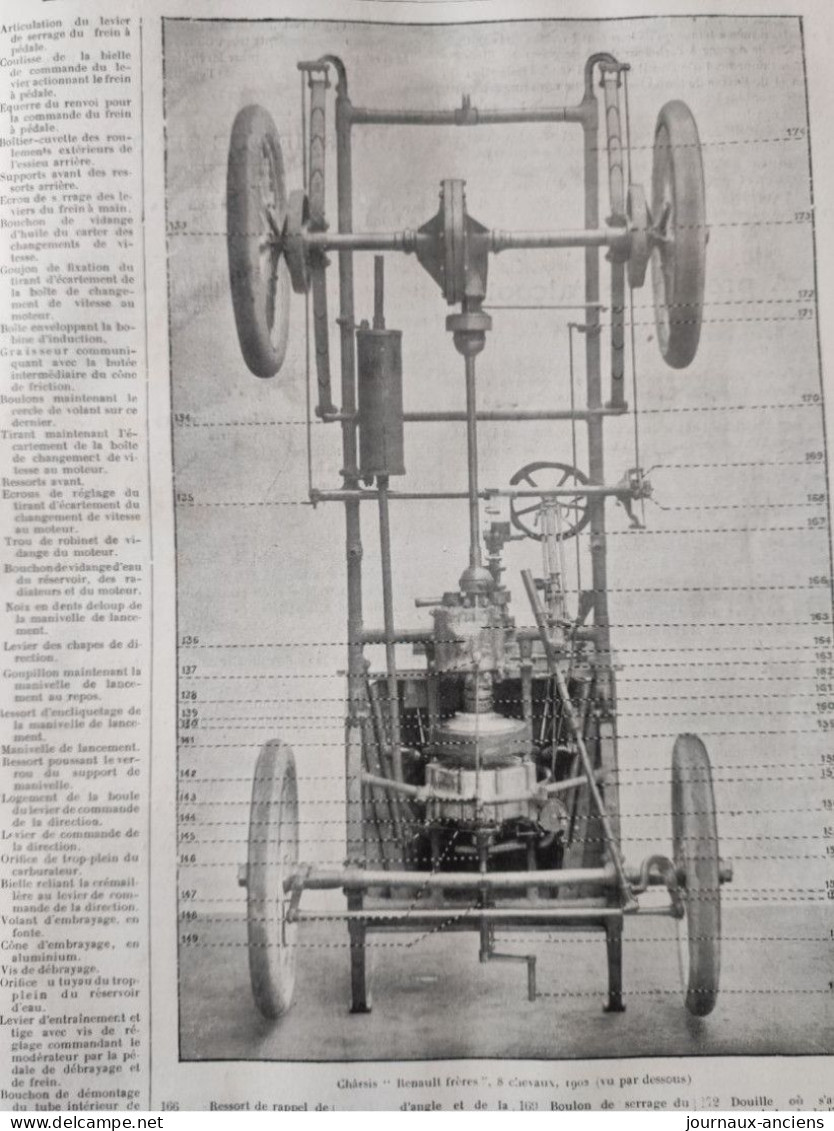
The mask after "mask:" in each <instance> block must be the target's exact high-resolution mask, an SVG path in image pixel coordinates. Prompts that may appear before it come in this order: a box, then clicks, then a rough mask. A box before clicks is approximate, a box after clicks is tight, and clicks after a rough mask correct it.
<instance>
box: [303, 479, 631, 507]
mask: <svg viewBox="0 0 834 1131" xmlns="http://www.w3.org/2000/svg"><path fill="white" fill-rule="evenodd" d="M376 497H377V492H376V491H374V490H370V489H368V490H366V489H363V488H361V487H354V488H350V489H349V490H335V491H319V490H315V491H313V492H312V496H311V498H312V501H313V502H314V503H334V502H345V501H346V500H347V499H375V498H376ZM541 497H546V498H553V499H558V498H571V499H573V498H577V497H579V498H587V499H600V498H608V497H610V498H628V497H629V491H628V489H627V488H626V489H624V488H622V487H619V486H617V487H598V486H594V485H593V484H592V485H591V486H585V487H570V488H568V487H554V488H552V489H545V488H540V489H530V488H527V487H524V488H519V489H518V490H515V489H511V488H500V489H498V488H495V489H493V488H486V489H485V490H483V491H479V492H478V498H480V499H496V498H497V499H538V498H541ZM388 498H389V499H401V500H402V499H409V500H414V499H468V498H469V492H468V491H389V492H388Z"/></svg>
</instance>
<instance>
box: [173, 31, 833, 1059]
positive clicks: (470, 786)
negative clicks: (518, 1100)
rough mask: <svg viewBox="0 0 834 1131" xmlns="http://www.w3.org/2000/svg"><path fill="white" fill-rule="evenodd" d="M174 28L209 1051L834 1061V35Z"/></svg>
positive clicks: (178, 442) (200, 1006)
mask: <svg viewBox="0 0 834 1131" xmlns="http://www.w3.org/2000/svg"><path fill="white" fill-rule="evenodd" d="M162 35H163V58H162V66H163V74H164V115H165V190H166V198H165V220H166V230H167V257H168V258H167V273H168V307H169V337H170V398H171V445H172V459H173V485H172V492H173V505H174V511H175V526H176V634H177V668H176V670H177V685H176V698H177V715H178V718H177V725H178V749H177V800H176V812H177V839H176V846H175V851H176V853H177V913H178V944H177V945H178V950H177V964H178V991H177V998H178V1000H177V1003H176V1004H177V1009H178V1018H179V1056H180V1059H181V1061H210V1062H213V1061H344V1062H351V1061H365V1062H367V1061H379V1062H386V1061H409V1060H415V1061H432V1060H438V1059H444V1060H453V1059H460V1060H468V1059H473V1058H491V1059H494V1060H508V1061H509V1060H514V1059H524V1060H528V1061H529V1060H535V1061H543V1062H546V1061H557V1060H575V1059H578V1058H582V1059H604V1058H628V1057H661V1056H662V1057H689V1056H716V1055H727V1056H739V1057H749V1056H754V1055H757V1056H774V1057H776V1056H779V1057H783V1056H789V1055H797V1054H805V1055H819V1054H831V1053H832V1052H834V995H832V994H831V992H830V988H831V983H830V978H831V940H830V927H829V924H830V918H831V914H830V908H831V903H830V899H831V897H832V891H831V885H832V881H831V880H830V879H827V877H828V876H830V858H831V852H832V850H831V848H830V845H831V844H832V841H831V839H829V838H830V837H831V836H832V830H831V827H830V826H831V825H832V822H834V801H832V800H831V796H830V794H831V790H830V786H831V780H832V776H834V755H832V753H831V743H830V734H831V730H832V728H834V644H833V643H832V636H831V632H832V625H831V584H830V574H831V562H830V550H829V530H828V520H829V512H828V501H827V500H828V495H827V493H826V449H825V431H824V416H823V395H822V392H823V390H822V383H821V372H820V355H819V340H818V321H817V306H816V286H817V282H816V270H817V267H816V260H815V244H814V226H813V218H814V196H813V193H814V181H813V176H812V166H811V164H810V153H811V148H810V147H811V142H812V137H811V130H810V125H809V119H808V113H807V101H806V100H807V90H806V70H805V42H804V33H803V26H802V23H801V21H800V20H799V19H796V18H792V17H776V16H773V17H771V16H763V17H753V16H748V17H735V16H707V15H704V16H694V17H680V18H676V17H671V16H670V17H659V16H657V17H649V18H631V19H625V18H624V19H600V20H590V19H573V20H567V19H546V20H510V21H503V22H484V23H477V22H475V23H468V24H454V23H444V24H431V23H427V22H424V23H421V24H403V23H398V24H386V23H381V22H375V23H363V22H339V21H324V20H312V19H310V20H277V19H263V20H257V21H251V22H243V21H237V20H233V19H222V20H221V19H216V20H212V19H199V18H194V19H186V18H177V19H166V20H164V21H163V22H162ZM463 1067H465V1065H464V1066H463ZM378 1071H379V1072H380V1073H382V1075H383V1076H384V1075H385V1072H386V1068H385V1066H384V1065H381V1066H380V1067H379V1069H378Z"/></svg>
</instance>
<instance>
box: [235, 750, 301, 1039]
mask: <svg viewBox="0 0 834 1131" xmlns="http://www.w3.org/2000/svg"><path fill="white" fill-rule="evenodd" d="M297 863H298V785H297V781H296V775H295V759H294V758H293V754H292V751H291V750H290V748H289V747H288V746H286V745H284V743H283V742H279V741H277V740H276V741H273V742H268V743H267V744H266V745H265V746H264V747H263V749H262V750H261V753H260V755H259V757H258V761H257V764H256V766H255V777H254V780H253V782H252V805H251V809H250V817H249V862H248V867H247V874H246V880H247V889H248V900H247V907H246V914H247V926H248V933H249V973H250V977H251V981H252V994H253V996H254V998H255V1004H256V1005H257V1007H258V1009H259V1010H260V1011H261V1013H262V1014H263V1015H264V1017H267V1018H270V1019H272V1018H277V1017H281V1016H282V1015H283V1014H284V1013H286V1012H287V1010H288V1009H289V1008H290V1006H291V1005H292V1002H293V995H294V993H295V968H296V943H297V936H298V925H297V924H296V923H288V922H287V917H286V916H287V909H288V906H289V903H290V894H289V892H286V891H285V890H284V881H285V880H286V879H287V877H288V876H289V874H290V873H291V871H292V870H293V868H294V867H295V865H296V864H297Z"/></svg>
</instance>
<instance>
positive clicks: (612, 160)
mask: <svg viewBox="0 0 834 1131" xmlns="http://www.w3.org/2000/svg"><path fill="white" fill-rule="evenodd" d="M602 83H603V90H604V94H605V130H606V138H607V142H606V150H607V153H608V189H609V198H610V210H611V218H612V221H613V222H614V223H620V224H625V222H626V214H625V212H626V209H625V174H624V168H623V145H622V126H621V122H620V68H619V66H618V65H613V66H612V65H610V64H603V71H602ZM624 323H625V261H624V260H623V259H622V257H619V256H614V258H613V259H612V263H611V401H610V403H611V404H612V405H614V406H617V407H620V406H623V405H624V404H625V393H624V374H625V329H624Z"/></svg>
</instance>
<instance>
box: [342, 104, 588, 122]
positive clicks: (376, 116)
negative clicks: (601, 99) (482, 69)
mask: <svg viewBox="0 0 834 1131" xmlns="http://www.w3.org/2000/svg"><path fill="white" fill-rule="evenodd" d="M351 119H352V120H353V121H354V122H356V123H357V124H358V125H373V126H494V125H507V124H510V123H515V122H581V121H582V107H581V106H553V107H542V109H540V110H512V109H507V110H503V109H497V110H479V109H478V108H477V107H475V106H471V105H468V104H466V103H464V105H463V106H461V107H457V108H456V109H454V110H374V109H369V108H367V107H363V106H354V107H352V109H351Z"/></svg>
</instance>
